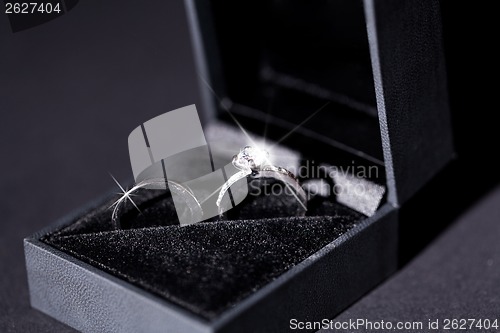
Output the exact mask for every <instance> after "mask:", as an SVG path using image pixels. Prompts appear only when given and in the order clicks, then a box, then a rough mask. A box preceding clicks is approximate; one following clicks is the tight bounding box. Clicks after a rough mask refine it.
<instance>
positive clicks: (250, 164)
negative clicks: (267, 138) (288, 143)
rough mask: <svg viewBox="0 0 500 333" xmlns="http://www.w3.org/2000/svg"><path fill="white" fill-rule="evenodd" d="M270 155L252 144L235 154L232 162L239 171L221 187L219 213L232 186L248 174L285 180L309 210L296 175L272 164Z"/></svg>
mask: <svg viewBox="0 0 500 333" xmlns="http://www.w3.org/2000/svg"><path fill="white" fill-rule="evenodd" d="M268 156H269V154H268V153H267V152H266V151H264V150H261V149H259V148H254V147H252V146H246V147H244V148H243V149H241V150H240V152H239V154H237V155H234V156H233V160H232V163H233V165H234V166H235V167H236V168H237V169H239V171H238V172H236V173H235V174H234V175H232V176H231V177H230V178H229V179H228V180H227V181H226V182H225V183H224V184H223V185H222V187H221V190H220V192H219V196H218V198H217V202H216V203H217V206H218V208H219V215H222V214H223V205H221V203H222V199H223V198H224V196H225V195H226V194H227V192H228V191H229V189H230V188H231V186H232V185H234V184H235V183H236V182H237V181H239V180H241V179H244V178H246V177H248V176H250V177H251V178H252V179H256V178H274V179H277V180H279V181H281V182H283V183H284V184H285V186H286V187H287V188H289V189H291V190H293V191H292V194H293V195H294V196H295V198H296V199H297V201H298V202H299V203H300V204H301V205H302V207H303V208H304V212H305V211H306V210H307V195H306V193H305V191H304V189H303V188H302V186H300V184H299V182H298V180H297V178H296V177H295V175H294V174H293V173H292V172H290V171H288V170H287V169H285V168H283V167H279V166H275V165H272V164H270V161H269V158H268Z"/></svg>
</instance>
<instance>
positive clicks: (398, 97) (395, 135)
mask: <svg viewBox="0 0 500 333" xmlns="http://www.w3.org/2000/svg"><path fill="white" fill-rule="evenodd" d="M440 15H441V14H440V7H439V2H438V1H398V0H390V1H376V0H365V16H366V19H367V27H368V38H369V41H370V52H371V57H372V67H373V73H374V75H373V76H374V81H375V91H376V96H377V108H378V112H379V120H380V127H381V133H382V144H383V148H384V159H385V164H386V170H387V171H386V172H387V181H388V186H389V201H391V202H393V203H394V204H396V205H401V204H402V203H404V202H405V201H406V200H408V199H409V198H410V197H411V196H412V195H413V194H414V193H415V192H416V191H417V190H418V189H420V188H421V187H422V186H423V185H425V184H426V183H427V182H428V181H429V179H430V178H431V177H432V176H434V175H435V174H436V173H437V172H438V171H439V170H440V169H441V168H442V167H443V166H444V165H445V164H446V163H447V162H449V161H450V159H451V158H452V157H453V144H452V130H451V123H450V116H449V114H450V113H449V110H448V93H447V86H446V72H445V63H444V54H443V47H442V31H441V19H440Z"/></svg>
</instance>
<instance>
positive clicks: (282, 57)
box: [186, 0, 454, 206]
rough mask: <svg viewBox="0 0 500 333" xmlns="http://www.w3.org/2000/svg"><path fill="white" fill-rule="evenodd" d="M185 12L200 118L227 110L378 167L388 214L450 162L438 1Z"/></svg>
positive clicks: (197, 6)
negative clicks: (200, 103) (381, 169)
mask: <svg viewBox="0 0 500 333" xmlns="http://www.w3.org/2000/svg"><path fill="white" fill-rule="evenodd" d="M186 4H187V11H188V15H189V20H190V28H191V33H192V39H193V47H194V50H195V58H196V62H197V67H198V72H199V75H200V77H201V78H200V82H201V86H202V89H201V92H202V96H203V102H204V105H203V107H202V108H201V110H202V111H203V117H204V118H205V119H207V118H215V117H218V116H219V115H221V114H223V113H225V112H226V111H225V110H224V109H225V108H228V107H229V108H231V109H232V110H231V111H232V112H234V113H235V114H236V115H237V116H238V115H240V116H243V117H249V118H254V120H255V119H262V121H263V120H264V119H266V121H269V120H270V119H271V122H273V124H278V125H277V126H278V127H280V126H282V127H283V128H288V129H289V130H293V131H297V132H300V131H302V132H303V133H306V134H307V135H314V136H315V137H316V138H317V139H318V140H320V141H324V142H327V143H328V144H332V145H334V146H336V147H337V148H340V149H343V150H346V151H348V152H351V153H352V154H353V155H356V156H358V157H361V158H364V159H365V160H367V161H370V162H373V163H375V164H376V163H380V164H381V165H383V166H385V173H386V182H387V188H388V194H387V200H388V201H389V202H390V203H391V204H393V205H395V206H399V205H401V204H403V203H404V202H405V201H407V200H408V199H409V198H411V197H412V196H413V194H414V193H415V192H416V191H418V190H419V189H420V188H421V187H422V186H423V185H425V184H426V183H427V182H428V181H429V180H430V179H431V178H432V177H433V176H434V175H435V174H436V173H437V172H438V171H439V170H440V169H441V168H442V167H443V166H444V165H445V164H446V163H447V162H448V161H450V160H451V158H452V157H453V154H454V152H453V144H452V131H451V124H450V116H449V110H448V96H447V87H446V76H445V63H444V55H443V49H442V40H441V37H442V36H441V21H440V20H441V19H440V8H439V3H438V2H434V1H433V2H427V1H424V2H410V1H399V0H390V1H375V0H364V1H362V0H359V1H351V0H327V1H321V2H306V1H296V0H291V1H277V0H275V1H253V2H245V3H240V2H230V1H222V0H211V1H206V0H186ZM325 102H326V103H325ZM269 105H272V106H273V111H272V113H270V111H269V109H270V107H269ZM305 105H308V107H307V108H305ZM233 107H234V108H233ZM304 110H307V111H304ZM266 126H267V125H266Z"/></svg>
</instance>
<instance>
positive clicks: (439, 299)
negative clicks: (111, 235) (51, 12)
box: [0, 0, 500, 332]
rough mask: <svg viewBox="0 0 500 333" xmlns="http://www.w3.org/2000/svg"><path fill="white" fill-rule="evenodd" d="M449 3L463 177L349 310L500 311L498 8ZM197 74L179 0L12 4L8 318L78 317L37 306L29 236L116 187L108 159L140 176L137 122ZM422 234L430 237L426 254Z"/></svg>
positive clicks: (4, 246)
mask: <svg viewBox="0 0 500 333" xmlns="http://www.w3.org/2000/svg"><path fill="white" fill-rule="evenodd" d="M441 5H442V12H443V19H444V37H445V40H444V42H445V52H446V57H447V65H448V76H449V90H450V103H451V107H452V115H453V122H454V127H455V132H456V133H457V135H456V145H457V151H458V157H459V160H460V161H461V162H460V164H459V166H458V167H454V170H453V173H452V174H453V176H454V177H453V181H454V183H456V184H461V185H460V186H459V187H457V188H458V189H459V191H456V190H454V191H448V192H443V196H442V197H441V198H440V200H442V201H441V203H442V204H440V203H439V202H437V203H435V204H434V205H433V206H432V207H431V208H432V209H429V208H428V207H419V212H420V216H421V217H422V219H421V220H419V221H417V220H416V219H413V220H412V227H411V228H408V229H410V230H411V232H412V233H413V232H414V236H413V238H411V239H409V240H408V241H407V243H405V244H403V246H406V245H407V244H410V243H411V244H410V245H412V246H406V247H407V248H408V250H407V251H406V252H405V253H407V254H408V255H406V256H405V260H403V262H408V261H409V263H408V264H406V265H405V266H404V267H403V268H402V270H401V271H400V272H398V273H397V274H396V275H395V276H394V277H392V278H391V279H389V280H388V281H386V282H385V283H384V284H382V285H381V286H380V287H379V288H377V289H376V290H375V291H373V292H372V293H370V294H369V295H367V296H366V297H365V298H363V299H362V300H361V301H360V302H358V303H356V304H355V305H353V306H352V307H351V308H350V309H348V310H347V311H346V312H344V313H343V314H341V315H340V316H339V318H338V319H346V318H368V319H372V320H382V319H383V320H386V321H387V320H394V321H397V320H425V321H426V320H427V319H429V318H430V319H436V318H441V319H442V318H490V319H493V318H494V316H496V318H499V319H500V317H499V316H500V314H499V312H498V308H500V242H499V241H498V239H499V238H500V188H498V187H497V188H496V189H494V188H495V184H497V181H498V175H499V174H500V172H499V166H498V165H496V164H494V163H492V162H491V156H492V155H494V154H496V153H498V151H499V148H498V143H499V140H498V134H497V131H498V130H497V128H498V125H497V123H496V122H495V121H494V113H495V112H497V111H498V110H496V109H495V107H494V105H495V104H494V99H495V92H494V91H493V87H489V86H488V85H487V84H486V83H485V81H484V78H487V77H489V76H491V75H493V66H492V64H493V63H494V62H493V61H492V60H491V59H494V55H493V53H492V51H491V49H490V46H489V45H490V44H489V43H484V40H488V37H487V35H486V33H487V32H488V31H493V29H492V24H493V23H494V22H493V21H489V20H488V19H486V18H485V17H484V14H485V13H487V12H488V8H485V7H484V6H483V7H481V8H474V7H472V6H469V5H468V4H458V3H457V2H453V1H448V0H447V1H442V2H441ZM478 36H481V38H478ZM491 40H492V41H493V40H494V39H493V38H492V39H491ZM196 80H197V78H196V74H195V70H194V64H193V57H192V53H191V46H190V40H189V33H188V29H187V22H186V17H185V12H184V6H183V2H182V1H180V0H178V1H159V0H158V1H147V2H132V1H118V0H108V1H102V0H100V1H99V0H85V1H81V2H80V3H79V4H78V5H76V6H75V7H74V9H72V10H71V11H70V12H68V13H67V14H65V15H63V16H61V17H59V18H57V19H55V20H53V21H51V22H48V23H45V24H42V25H40V26H37V27H33V28H31V29H28V30H25V31H20V32H17V33H12V31H11V30H10V26H9V22H8V19H7V17H6V15H5V14H4V13H3V10H2V13H0V115H1V118H0V119H1V120H0V124H1V127H0V130H1V132H0V133H1V134H0V153H1V163H0V175H1V178H0V189H1V192H0V198H1V199H2V200H0V219H1V220H0V221H1V222H0V226H1V229H0V331H1V332H65V331H68V332H71V331H73V330H71V329H70V328H68V327H66V326H65V325H63V324H60V323H58V322H57V321H55V320H53V319H51V318H49V317H47V316H45V315H43V314H41V313H39V312H37V311H35V310H32V309H31V308H30V307H29V296H28V289H27V283H26V272H25V268H24V257H23V249H22V239H23V237H25V236H27V235H30V234H32V233H34V232H35V231H38V230H40V229H41V228H43V227H45V226H47V225H49V224H51V223H53V221H54V220H56V219H57V218H59V217H61V216H63V215H65V214H67V213H68V212H70V211H72V210H74V209H76V208H78V207H79V206H81V205H82V204H84V203H86V202H88V201H90V200H92V199H94V198H95V197H97V196H100V195H102V194H103V193H105V192H109V190H110V189H113V188H114V187H115V185H114V184H113V182H112V180H111V178H110V176H109V175H108V172H111V173H112V174H113V175H115V176H116V177H117V179H119V180H120V181H123V182H125V181H127V180H129V179H131V177H132V175H131V170H130V166H129V158H128V149H127V143H126V138H127V137H128V134H129V133H130V131H131V130H132V129H133V128H135V127H136V126H137V124H139V123H141V122H143V121H145V120H147V119H150V118H152V117H153V116H156V115H158V114H161V113H163V112H165V111H167V110H172V109H175V108H178V107H181V106H185V105H188V104H192V103H197V104H199V100H198V85H197V81H196ZM496 94H498V93H496ZM450 192H453V193H450ZM421 193H422V194H420V195H425V194H426V192H425V190H424V191H422V192H421ZM445 203H447V204H445ZM450 203H451V204H450ZM440 207H442V209H440ZM403 214H404V212H403ZM410 220H411V219H410ZM450 221H452V222H451V223H450ZM443 230H444V232H441V231H443ZM438 232H441V233H440V234H439V236H438V238H435V236H436V235H438ZM406 239H408V238H406ZM403 240H404V241H405V242H406V240H405V238H403ZM416 244H420V245H419V246H417V245H416ZM422 244H429V246H428V247H427V248H425V249H424V250H423V251H421V252H419V253H418V255H417V257H414V255H415V254H416V253H417V252H418V251H420V250H421V249H420V247H421V245H422ZM417 250H418V251H417ZM410 254H411V255H410ZM410 259H411V260H410Z"/></svg>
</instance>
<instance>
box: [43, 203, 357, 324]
mask: <svg viewBox="0 0 500 333" xmlns="http://www.w3.org/2000/svg"><path fill="white" fill-rule="evenodd" d="M259 200H260V201H259ZM262 200H264V199H263V198H260V199H259V198H257V199H254V201H253V202H249V203H246V205H243V207H244V209H241V210H240V211H239V212H240V213H241V217H240V219H239V220H231V221H229V220H227V221H215V222H204V223H198V224H193V225H190V226H185V227H180V226H179V225H177V224H178V222H177V218H176V216H175V212H174V210H173V204H172V201H171V198H170V196H169V195H168V194H164V195H160V196H156V197H151V198H149V200H147V201H146V202H144V203H143V204H142V205H141V206H140V208H141V210H142V214H138V213H136V211H135V210H133V209H131V208H130V207H128V208H127V209H126V210H125V211H124V212H122V214H123V215H122V219H121V220H122V225H121V230H114V226H113V224H112V223H111V221H110V216H111V211H110V210H109V209H108V207H109V203H106V204H104V205H103V206H101V207H100V208H97V209H95V210H93V211H91V212H89V213H88V214H86V215H84V216H83V217H81V218H79V219H77V220H76V221H75V222H74V223H73V224H71V225H69V226H67V227H65V228H63V229H61V230H58V231H57V232H54V233H52V234H50V235H47V236H45V237H43V239H42V240H43V241H44V242H46V243H48V244H50V245H52V246H54V247H56V248H58V249H60V250H62V251H64V252H66V253H69V254H71V255H73V256H75V257H77V258H79V259H81V260H83V261H85V262H87V263H90V264H91V265H94V266H96V267H98V268H100V269H102V270H104V271H106V272H108V273H111V274H113V275H115V276H117V277H120V278H122V279H124V280H125V281H128V282H131V283H133V284H135V285H137V286H139V287H141V288H143V289H145V290H148V291H150V292H152V293H154V294H156V295H158V296H160V297H163V298H165V299H166V300H168V301H171V302H173V303H175V304H177V305H180V306H182V307H184V308H186V309H188V310H190V311H192V312H193V313H195V314H197V315H199V316H201V317H203V318H205V319H213V318H214V317H216V316H217V315H219V314H221V313H222V312H224V311H225V310H227V309H228V308H230V307H232V306H234V305H235V304H237V303H238V302H239V301H241V300H242V299H244V298H246V297H248V296H249V295H250V294H252V293H253V292H255V291H256V290H258V289H259V288H262V287H263V286H265V285H266V284H268V283H269V282H271V281H272V280H274V279H275V278H276V277H278V276H280V275H281V274H283V273H284V272H286V271H287V270H288V269H290V268H291V267H292V266H294V265H296V264H298V263H300V262H301V261H302V260H304V259H305V258H307V257H308V256H310V255H311V254H313V253H315V252H317V251H318V250H319V249H321V248H322V247H324V246H325V245H326V244H328V243H330V242H331V241H333V240H334V239H336V238H337V237H339V236H340V235H342V234H343V233H345V232H346V231H347V230H349V229H351V228H352V227H353V226H354V225H355V224H356V223H358V222H359V221H360V220H361V219H363V218H364V216H363V215H361V214H359V213H356V212H354V211H353V210H350V209H348V208H345V207H344V206H341V205H339V204H336V203H334V202H330V201H321V200H320V201H319V202H316V203H314V204H312V205H311V207H312V208H311V209H310V210H309V212H308V213H309V215H311V216H304V217H279V214H277V215H276V214H275V216H276V217H273V218H266V219H262V218H258V217H259V216H264V215H265V212H266V209H269V208H270V207H279V209H277V210H278V211H281V213H282V214H283V215H286V212H288V211H289V209H290V207H288V205H287V204H283V200H282V198H278V197H273V196H271V197H267V198H266V199H265V202H264V201H262ZM266 207H267V208H266ZM275 213H276V212H275ZM234 214H238V211H236V212H233V215H234ZM319 214H321V215H323V216H318V215H319ZM242 217H244V218H245V220H243V219H241V218H242ZM169 224H170V225H169Z"/></svg>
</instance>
